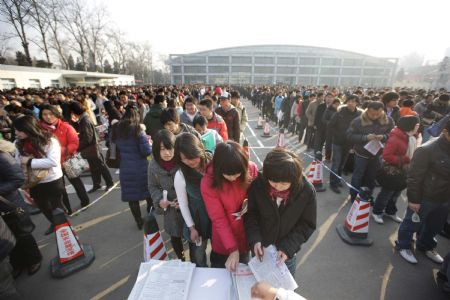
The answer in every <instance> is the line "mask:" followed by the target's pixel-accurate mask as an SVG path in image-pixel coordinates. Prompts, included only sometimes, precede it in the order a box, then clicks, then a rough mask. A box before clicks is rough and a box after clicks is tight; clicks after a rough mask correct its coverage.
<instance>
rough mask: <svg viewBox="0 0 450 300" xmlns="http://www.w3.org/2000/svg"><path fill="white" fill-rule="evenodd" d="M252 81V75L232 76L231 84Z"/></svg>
mask: <svg viewBox="0 0 450 300" xmlns="http://www.w3.org/2000/svg"><path fill="white" fill-rule="evenodd" d="M251 82H252V78H251V77H250V76H231V77H230V83H231V84H250V83H251Z"/></svg>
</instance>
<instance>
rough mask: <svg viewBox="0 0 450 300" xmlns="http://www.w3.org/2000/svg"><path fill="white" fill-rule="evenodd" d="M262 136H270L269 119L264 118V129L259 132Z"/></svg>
mask: <svg viewBox="0 0 450 300" xmlns="http://www.w3.org/2000/svg"><path fill="white" fill-rule="evenodd" d="M261 136H262V137H271V136H272V135H271V134H270V125H269V120H265V121H264V131H263V134H261Z"/></svg>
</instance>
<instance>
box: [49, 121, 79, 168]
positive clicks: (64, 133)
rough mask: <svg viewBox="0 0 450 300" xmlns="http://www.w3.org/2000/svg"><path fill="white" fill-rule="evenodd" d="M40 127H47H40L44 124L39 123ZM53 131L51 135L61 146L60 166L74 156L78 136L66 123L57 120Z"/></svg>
mask: <svg viewBox="0 0 450 300" xmlns="http://www.w3.org/2000/svg"><path fill="white" fill-rule="evenodd" d="M40 124H41V127H43V128H44V129H45V128H46V126H48V125H44V126H42V124H44V122H43V121H41V122H40ZM55 127H56V128H55V130H53V131H52V133H53V135H54V136H55V137H56V139H57V140H58V142H59V145H60V146H61V164H62V163H64V162H65V161H66V160H67V159H68V158H69V157H71V156H72V155H74V154H75V153H76V152H77V150H78V145H79V144H80V141H79V139H78V134H77V132H76V131H75V128H73V127H72V125H70V124H69V123H67V122H64V121H62V120H58V121H57V123H56V124H55Z"/></svg>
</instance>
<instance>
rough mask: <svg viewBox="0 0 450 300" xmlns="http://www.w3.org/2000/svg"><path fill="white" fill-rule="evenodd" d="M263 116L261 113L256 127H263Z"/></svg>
mask: <svg viewBox="0 0 450 300" xmlns="http://www.w3.org/2000/svg"><path fill="white" fill-rule="evenodd" d="M263 123H264V121H263V117H262V116H261V113H260V114H259V116H258V123H256V129H263V127H264V126H263Z"/></svg>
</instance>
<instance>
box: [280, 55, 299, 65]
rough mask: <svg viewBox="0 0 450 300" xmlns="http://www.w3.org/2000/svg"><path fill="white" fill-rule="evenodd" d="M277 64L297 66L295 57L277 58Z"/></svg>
mask: <svg viewBox="0 0 450 300" xmlns="http://www.w3.org/2000/svg"><path fill="white" fill-rule="evenodd" d="M277 64H279V65H288V66H292V65H296V64H297V58H296V57H278V58H277Z"/></svg>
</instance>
